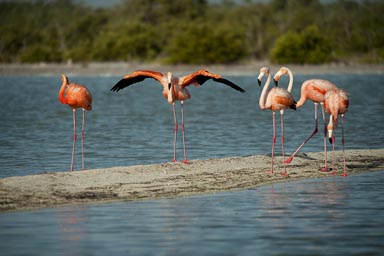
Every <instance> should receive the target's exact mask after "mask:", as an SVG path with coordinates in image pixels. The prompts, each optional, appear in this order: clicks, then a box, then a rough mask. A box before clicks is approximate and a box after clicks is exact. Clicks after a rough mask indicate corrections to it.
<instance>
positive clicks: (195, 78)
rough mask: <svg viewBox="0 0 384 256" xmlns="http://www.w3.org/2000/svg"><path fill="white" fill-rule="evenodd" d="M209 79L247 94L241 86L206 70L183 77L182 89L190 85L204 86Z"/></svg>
mask: <svg viewBox="0 0 384 256" xmlns="http://www.w3.org/2000/svg"><path fill="white" fill-rule="evenodd" d="M209 79H212V80H213V81H215V82H218V83H222V84H226V85H228V86H230V87H232V88H233V89H235V90H237V91H240V92H245V90H244V89H243V88H241V87H240V86H238V85H236V84H234V83H233V82H231V81H229V80H227V79H225V78H222V77H221V76H220V75H217V74H213V73H210V72H208V71H207V70H205V69H201V70H198V71H196V72H194V73H192V74H190V75H188V76H185V77H183V78H182V87H185V86H188V85H190V84H197V85H203V84H204V83H205V82H206V81H207V80H209Z"/></svg>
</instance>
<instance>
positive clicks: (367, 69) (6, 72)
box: [0, 61, 384, 77]
mask: <svg viewBox="0 0 384 256" xmlns="http://www.w3.org/2000/svg"><path fill="white" fill-rule="evenodd" d="M263 66H269V67H270V68H271V70H274V71H273V72H275V71H277V70H278V69H279V68H280V67H281V66H282V65H274V64H271V63H268V62H266V61H253V62H250V63H246V64H237V65H162V64H156V63H127V62H101V63H100V62H95V63H84V64H81V63H68V64H58V63H40V64H0V76H13V75H23V76H32V75H42V76H52V75H53V76H60V74H61V73H64V74H66V75H67V76H70V77H71V76H123V75H125V74H128V73H131V72H133V71H134V70H137V69H151V70H156V71H160V72H167V71H172V72H174V73H175V74H176V75H183V74H187V73H190V72H193V71H195V70H197V69H201V68H205V69H208V70H209V71H211V72H213V73H218V74H221V75H226V76H230V75H234V76H238V75H245V76H250V75H251V76H252V75H255V76H257V74H259V70H260V68H261V67H263ZM286 66H287V67H289V68H291V70H292V71H293V72H294V73H295V74H313V75H315V74H383V73H384V65H383V64H376V65H368V64H367V65H361V64H349V65H347V64H326V65H291V64H287V65H286Z"/></svg>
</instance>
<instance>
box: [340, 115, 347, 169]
mask: <svg viewBox="0 0 384 256" xmlns="http://www.w3.org/2000/svg"><path fill="white" fill-rule="evenodd" d="M341 120H342V122H341V145H342V146H343V162H344V172H343V174H342V176H344V177H347V176H348V173H347V168H346V167H345V152H344V114H342V115H341Z"/></svg>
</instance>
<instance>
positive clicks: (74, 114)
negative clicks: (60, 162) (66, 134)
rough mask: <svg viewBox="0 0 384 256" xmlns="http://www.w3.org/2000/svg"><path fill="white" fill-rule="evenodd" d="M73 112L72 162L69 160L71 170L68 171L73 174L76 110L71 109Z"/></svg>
mask: <svg viewBox="0 0 384 256" xmlns="http://www.w3.org/2000/svg"><path fill="white" fill-rule="evenodd" d="M72 111H73V146H72V160H71V169H70V171H71V172H73V164H74V160H75V146H76V139H77V135H76V109H72Z"/></svg>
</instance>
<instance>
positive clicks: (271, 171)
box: [267, 170, 275, 175]
mask: <svg viewBox="0 0 384 256" xmlns="http://www.w3.org/2000/svg"><path fill="white" fill-rule="evenodd" d="M267 173H268V174H269V175H273V174H275V173H274V172H273V170H270V171H268V172H267Z"/></svg>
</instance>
